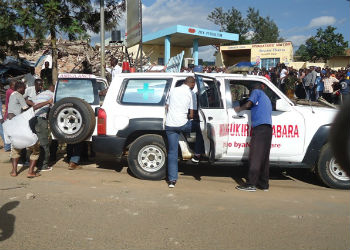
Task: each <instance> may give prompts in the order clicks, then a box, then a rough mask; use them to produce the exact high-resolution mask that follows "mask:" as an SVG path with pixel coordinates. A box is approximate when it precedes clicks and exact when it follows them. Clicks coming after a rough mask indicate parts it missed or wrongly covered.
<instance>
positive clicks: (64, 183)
mask: <svg viewBox="0 0 350 250" xmlns="http://www.w3.org/2000/svg"><path fill="white" fill-rule="evenodd" d="M7 159H8V155H7V153H4V152H3V151H2V150H1V152H0V162H1V167H0V207H1V209H0V232H1V231H2V234H1V235H0V249H349V248H350V237H349V236H350V227H349V222H350V206H349V205H350V204H349V201H350V196H349V191H344V190H334V189H329V188H326V187H323V186H322V185H321V184H320V183H319V182H318V181H317V180H316V179H315V178H313V177H312V176H311V175H310V174H308V172H307V171H305V170H302V171H288V172H287V173H282V172H281V171H278V170H273V171H272V173H271V188H270V191H269V192H263V191H257V192H255V193H246V192H242V191H237V190H235V189H234V187H235V185H237V183H238V182H239V181H240V180H241V179H242V177H244V170H243V169H241V168H238V169H232V168H230V167H228V166H216V167H210V166H205V165H200V166H182V167H181V168H180V179H179V182H178V184H177V186H176V188H175V189H172V190H171V189H169V188H168V187H167V185H166V183H165V182H164V181H142V180H139V179H136V178H135V177H133V176H131V175H130V174H129V173H128V171H127V169H126V168H125V167H123V164H115V165H114V166H113V167H114V168H112V165H110V166H109V167H110V168H98V167H97V166H96V165H94V164H90V165H85V166H84V167H83V169H82V170H77V171H69V170H67V168H66V167H67V166H66V163H64V162H63V161H62V160H60V161H59V162H58V163H57V164H56V165H55V168H54V170H53V171H51V172H45V173H43V174H42V176H41V177H38V178H34V179H28V178H26V171H27V170H26V169H24V171H22V172H21V173H20V174H19V176H18V177H15V178H14V177H10V175H9V172H10V164H9V162H8V160H7ZM30 194H33V195H34V196H35V197H34V198H32V197H31V195H30Z"/></svg>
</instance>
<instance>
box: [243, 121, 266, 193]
mask: <svg viewBox="0 0 350 250" xmlns="http://www.w3.org/2000/svg"><path fill="white" fill-rule="evenodd" d="M271 140H272V127H271V125H268V124H262V125H259V126H256V127H255V128H253V132H252V139H251V141H250V151H249V170H248V179H247V184H249V185H254V186H257V185H258V186H259V187H261V188H269V173H270V172H269V168H270V161H269V159H270V149H271Z"/></svg>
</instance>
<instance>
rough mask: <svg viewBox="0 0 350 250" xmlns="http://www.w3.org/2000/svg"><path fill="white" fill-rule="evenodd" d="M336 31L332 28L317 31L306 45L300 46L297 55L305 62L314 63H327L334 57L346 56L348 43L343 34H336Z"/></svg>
mask: <svg viewBox="0 0 350 250" xmlns="http://www.w3.org/2000/svg"><path fill="white" fill-rule="evenodd" d="M335 30H336V28H335V27H332V26H328V27H327V28H325V29H322V28H319V29H317V34H316V35H315V36H312V37H310V38H309V39H307V40H306V42H305V45H301V46H300V48H299V49H298V51H297V55H300V56H302V59H303V60H306V61H308V60H311V61H314V62H315V61H317V60H323V61H324V62H327V60H329V59H330V58H331V57H333V56H339V55H344V54H345V49H346V48H347V47H348V42H347V41H344V37H343V35H342V34H339V33H335ZM299 50H300V51H299Z"/></svg>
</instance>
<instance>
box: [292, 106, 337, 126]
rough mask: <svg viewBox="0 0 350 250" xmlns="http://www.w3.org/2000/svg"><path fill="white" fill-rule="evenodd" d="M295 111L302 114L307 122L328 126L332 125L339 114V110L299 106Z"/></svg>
mask: <svg viewBox="0 0 350 250" xmlns="http://www.w3.org/2000/svg"><path fill="white" fill-rule="evenodd" d="M295 109H296V110H298V111H299V112H300V113H302V114H303V115H304V117H305V119H307V120H311V121H310V122H314V123H315V124H320V125H326V124H331V123H332V122H333V120H334V118H335V116H336V114H337V113H338V112H339V110H338V109H334V108H325V107H311V106H304V105H303V106H302V105H297V106H295Z"/></svg>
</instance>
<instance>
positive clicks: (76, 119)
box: [49, 97, 96, 144]
mask: <svg viewBox="0 0 350 250" xmlns="http://www.w3.org/2000/svg"><path fill="white" fill-rule="evenodd" d="M49 124H50V128H51V132H52V134H53V135H54V136H55V138H56V139H57V140H59V141H62V142H65V143H69V144H75V143H79V142H82V141H84V140H86V139H88V138H89V137H90V136H91V135H92V133H93V132H94V129H95V125H96V118H95V113H94V111H93V110H92V108H91V106H90V104H88V103H87V102H86V101H84V100H83V99H80V98H76V97H66V98H62V99H61V100H59V101H58V102H56V103H55V104H54V106H53V107H52V109H51V111H50V116H49Z"/></svg>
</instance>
